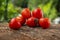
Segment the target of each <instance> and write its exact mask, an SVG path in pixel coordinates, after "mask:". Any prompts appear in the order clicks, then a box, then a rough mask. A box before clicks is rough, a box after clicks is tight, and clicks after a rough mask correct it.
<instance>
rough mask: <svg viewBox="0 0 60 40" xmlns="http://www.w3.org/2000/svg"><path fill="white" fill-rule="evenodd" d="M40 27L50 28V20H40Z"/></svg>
mask: <svg viewBox="0 0 60 40" xmlns="http://www.w3.org/2000/svg"><path fill="white" fill-rule="evenodd" d="M39 25H40V26H41V27H42V28H43V29H46V28H49V27H50V20H49V19H48V18H41V19H40V20H39Z"/></svg>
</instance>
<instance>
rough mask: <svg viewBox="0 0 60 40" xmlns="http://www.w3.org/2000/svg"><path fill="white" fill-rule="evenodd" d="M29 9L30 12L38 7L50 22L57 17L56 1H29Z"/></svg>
mask: <svg viewBox="0 0 60 40" xmlns="http://www.w3.org/2000/svg"><path fill="white" fill-rule="evenodd" d="M29 2H30V3H29V8H30V9H31V10H33V9H35V8H37V7H40V8H41V9H42V11H43V14H44V17H48V18H50V19H51V20H53V19H54V18H56V17H57V11H56V8H55V6H56V4H57V0H38V1H37V0H32V1H31V0H30V1H29Z"/></svg>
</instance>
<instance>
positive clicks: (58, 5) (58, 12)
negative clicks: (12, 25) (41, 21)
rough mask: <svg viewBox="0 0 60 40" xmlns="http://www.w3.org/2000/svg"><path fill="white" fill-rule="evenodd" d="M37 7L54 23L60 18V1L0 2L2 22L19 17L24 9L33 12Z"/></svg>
mask: <svg viewBox="0 0 60 40" xmlns="http://www.w3.org/2000/svg"><path fill="white" fill-rule="evenodd" d="M37 7H40V8H41V9H42V11H43V14H44V17H48V18H50V20H52V21H53V20H54V19H56V18H58V17H60V0H0V22H1V21H9V20H10V19H11V18H14V17H16V16H18V15H19V14H21V11H22V9H24V8H29V9H30V10H31V11H32V10H34V9H35V8H37Z"/></svg>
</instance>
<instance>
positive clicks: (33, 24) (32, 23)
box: [26, 17, 37, 27]
mask: <svg viewBox="0 0 60 40" xmlns="http://www.w3.org/2000/svg"><path fill="white" fill-rule="evenodd" d="M26 24H27V25H28V26H29V27H35V26H36V24H37V23H36V22H35V18H34V17H31V18H29V19H27V21H26Z"/></svg>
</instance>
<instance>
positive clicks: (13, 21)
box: [9, 18, 21, 30]
mask: <svg viewBox="0 0 60 40" xmlns="http://www.w3.org/2000/svg"><path fill="white" fill-rule="evenodd" d="M9 27H10V28H11V29H15V30H16V29H19V28H21V24H20V23H19V22H18V21H17V20H16V19H15V18H13V19H11V21H10V23H9Z"/></svg>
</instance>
